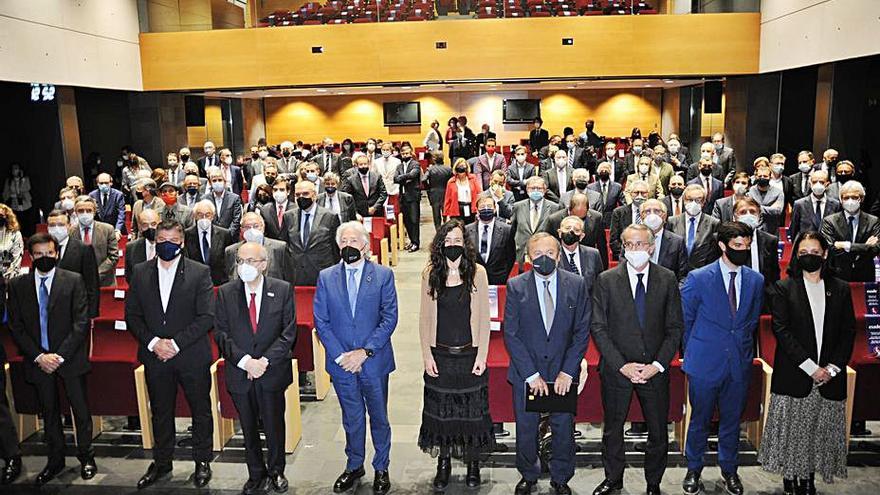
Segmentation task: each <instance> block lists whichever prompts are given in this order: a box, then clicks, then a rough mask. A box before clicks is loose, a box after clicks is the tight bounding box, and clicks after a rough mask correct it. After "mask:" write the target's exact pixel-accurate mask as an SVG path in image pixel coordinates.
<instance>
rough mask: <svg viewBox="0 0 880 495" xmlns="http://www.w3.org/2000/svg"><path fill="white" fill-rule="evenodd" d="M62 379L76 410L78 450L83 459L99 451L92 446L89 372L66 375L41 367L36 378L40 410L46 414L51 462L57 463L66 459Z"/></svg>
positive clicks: (44, 428)
mask: <svg viewBox="0 0 880 495" xmlns="http://www.w3.org/2000/svg"><path fill="white" fill-rule="evenodd" d="M59 382H61V384H63V385H64V390H65V392H66V396H67V402H69V403H70V408H71V409H72V410H73V422H74V425H75V426H76V444H77V447H76V451H77V457H78V458H79V460H80V461H83V460H86V459H88V458H90V457H93V456H94V455H95V451H94V449H93V448H92V415H91V414H90V413H89V404H88V401H87V395H86V375H85V374H83V375H79V376H71V377H67V378H65V377H63V376H61V375H58V374H57V373H52V374H50V375H47V374H45V373H43V372H42V371H39V375H37V378H36V379H35V381H34V386H35V387H36V388H37V397H38V398H39V401H40V411H41V412H42V414H43V431H44V435H45V439H46V445H47V446H48V447H49V464H50V465H53V466H57V465H60V464H63V463H64V429H63V427H62V424H61V415H62V414H66V413H67V411H62V410H61V408H60V401H59V400H58V394H59Z"/></svg>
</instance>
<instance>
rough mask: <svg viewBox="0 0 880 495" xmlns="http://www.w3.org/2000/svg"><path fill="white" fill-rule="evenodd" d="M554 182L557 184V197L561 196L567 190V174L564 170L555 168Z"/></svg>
mask: <svg viewBox="0 0 880 495" xmlns="http://www.w3.org/2000/svg"><path fill="white" fill-rule="evenodd" d="M556 182H557V183H558V184H559V195H560V196H562V195H563V194H565V192H566V191H567V188H568V173H567V172H566V170H565V168H559V167H556Z"/></svg>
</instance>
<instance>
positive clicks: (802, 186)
mask: <svg viewBox="0 0 880 495" xmlns="http://www.w3.org/2000/svg"><path fill="white" fill-rule="evenodd" d="M808 177H809V176H807V175H805V176H804V178H803V180H802V181H801V192H803V193H804V195H806V194H807V178H808Z"/></svg>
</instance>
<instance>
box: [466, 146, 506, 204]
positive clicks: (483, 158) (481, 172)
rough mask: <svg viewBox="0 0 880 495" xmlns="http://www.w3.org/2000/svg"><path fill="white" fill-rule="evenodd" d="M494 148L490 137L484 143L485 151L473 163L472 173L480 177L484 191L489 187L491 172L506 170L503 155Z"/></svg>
mask: <svg viewBox="0 0 880 495" xmlns="http://www.w3.org/2000/svg"><path fill="white" fill-rule="evenodd" d="M493 136H494V134H493ZM496 149H497V148H496V145H495V138H494V137H492V138H490V139H489V141H488V143H487V144H486V145H485V148H484V150H485V153H483V154H481V155H480V156H478V157H477V163H475V164H474V173H475V174H477V177H478V178H479V179H480V184H482V186H483V190H484V191H485V190H487V189H489V179H490V178H491V176H492V173H493V172H495V171H496V170H507V163H506V162H505V161H504V156H503V155H502V154H500V153H496V152H495V151H496Z"/></svg>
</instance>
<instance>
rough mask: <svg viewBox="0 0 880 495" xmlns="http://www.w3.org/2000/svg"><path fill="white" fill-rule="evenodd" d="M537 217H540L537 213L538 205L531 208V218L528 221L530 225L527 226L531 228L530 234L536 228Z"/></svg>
mask: <svg viewBox="0 0 880 495" xmlns="http://www.w3.org/2000/svg"><path fill="white" fill-rule="evenodd" d="M539 216H540V213H538V205H535V207H534V208H532V218H531V219H530V221H529V223H530V225H529V226H530V227H531V228H532V232H534V231H535V230H537V228H538V217H539Z"/></svg>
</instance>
